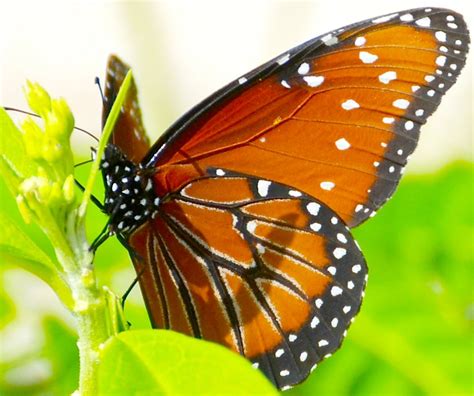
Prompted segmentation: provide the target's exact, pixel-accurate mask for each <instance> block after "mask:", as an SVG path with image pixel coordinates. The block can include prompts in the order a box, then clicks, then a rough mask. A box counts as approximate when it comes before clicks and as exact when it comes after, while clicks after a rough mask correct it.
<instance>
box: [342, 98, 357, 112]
mask: <svg viewBox="0 0 474 396" xmlns="http://www.w3.org/2000/svg"><path fill="white" fill-rule="evenodd" d="M341 107H342V108H343V109H344V110H353V109H358V108H359V107H360V105H359V103H357V102H356V101H355V100H353V99H348V100H346V101H345V102H343V103H342V104H341Z"/></svg>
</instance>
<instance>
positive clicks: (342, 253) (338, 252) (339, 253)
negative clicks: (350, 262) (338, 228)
mask: <svg viewBox="0 0 474 396" xmlns="http://www.w3.org/2000/svg"><path fill="white" fill-rule="evenodd" d="M346 253H347V250H346V249H344V248H341V247H338V248H336V249H334V251H333V252H332V254H333V256H334V257H335V258H337V259H338V260H339V259H341V258H342V257H344V256H345V255H346Z"/></svg>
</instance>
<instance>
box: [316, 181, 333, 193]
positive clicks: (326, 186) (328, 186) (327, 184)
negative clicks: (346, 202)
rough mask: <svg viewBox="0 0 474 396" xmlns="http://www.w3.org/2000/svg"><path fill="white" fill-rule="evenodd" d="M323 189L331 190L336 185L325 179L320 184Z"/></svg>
mask: <svg viewBox="0 0 474 396" xmlns="http://www.w3.org/2000/svg"><path fill="white" fill-rule="evenodd" d="M320 186H321V188H322V189H323V190H327V191H331V190H332V189H333V188H334V187H335V186H336V185H335V184H334V183H333V182H331V181H324V182H321V184H320Z"/></svg>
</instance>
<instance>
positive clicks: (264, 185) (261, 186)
mask: <svg viewBox="0 0 474 396" xmlns="http://www.w3.org/2000/svg"><path fill="white" fill-rule="evenodd" d="M271 184H272V182H270V181H268V180H259V181H258V183H257V190H258V194H259V195H260V196H261V197H266V196H267V195H268V189H269V188H270V185H271Z"/></svg>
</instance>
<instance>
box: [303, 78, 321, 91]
mask: <svg viewBox="0 0 474 396" xmlns="http://www.w3.org/2000/svg"><path fill="white" fill-rule="evenodd" d="M303 80H305V81H306V84H308V85H309V86H310V87H312V88H315V87H319V86H320V85H321V84H322V83H323V82H324V77H323V76H305V77H303Z"/></svg>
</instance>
